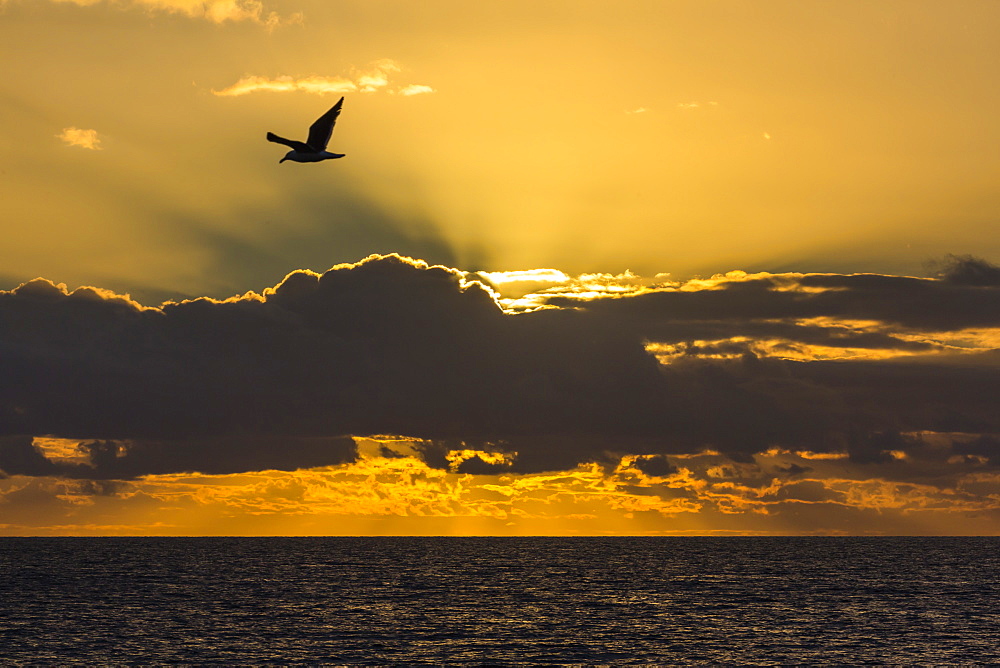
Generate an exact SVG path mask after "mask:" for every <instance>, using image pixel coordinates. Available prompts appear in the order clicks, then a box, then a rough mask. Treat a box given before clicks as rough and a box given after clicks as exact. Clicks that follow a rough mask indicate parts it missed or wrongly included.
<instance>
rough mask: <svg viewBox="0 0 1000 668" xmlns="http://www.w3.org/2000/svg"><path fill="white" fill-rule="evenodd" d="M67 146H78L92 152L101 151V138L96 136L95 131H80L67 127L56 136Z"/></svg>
mask: <svg viewBox="0 0 1000 668" xmlns="http://www.w3.org/2000/svg"><path fill="white" fill-rule="evenodd" d="M56 137H58V138H59V139H62V140H63V141H64V142H66V144H67V145H68V146H79V147H80V148H87V149H90V150H92V151H99V150H101V138H100V137H98V136H97V130H81V129H80V128H74V127H69V128H65V129H63V131H62V132H61V133H59V134H57V135H56Z"/></svg>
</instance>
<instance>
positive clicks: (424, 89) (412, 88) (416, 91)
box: [399, 84, 435, 97]
mask: <svg viewBox="0 0 1000 668" xmlns="http://www.w3.org/2000/svg"><path fill="white" fill-rule="evenodd" d="M433 92H435V91H434V89H433V88H431V87H430V86H424V85H422V84H410V85H409V86H404V87H403V88H401V89H399V94H400V95H405V96H407V97H409V96H411V95H426V94H427V93H433Z"/></svg>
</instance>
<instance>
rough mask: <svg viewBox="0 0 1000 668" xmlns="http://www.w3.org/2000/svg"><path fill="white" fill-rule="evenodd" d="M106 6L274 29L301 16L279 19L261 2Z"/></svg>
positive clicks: (132, 0)
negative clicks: (244, 23)
mask: <svg viewBox="0 0 1000 668" xmlns="http://www.w3.org/2000/svg"><path fill="white" fill-rule="evenodd" d="M54 1H55V2H71V3H73V4H76V5H81V6H84V7H89V6H92V5H97V4H102V3H103V2H104V0H54ZM107 4H109V5H112V6H114V5H116V4H117V5H122V6H125V7H129V6H133V7H142V8H146V9H148V10H149V11H164V12H172V13H178V14H184V15H186V16H190V17H192V18H200V19H205V20H208V21H211V22H213V23H225V22H227V21H250V22H252V23H259V24H261V25H263V26H266V27H268V28H274V27H276V26H278V25H281V24H282V23H298V22H301V20H302V15H301V14H293V15H290V16H288V17H282V16H280V15H279V14H278V13H277V12H274V11H268V10H267V9H266V7H265V4H264V3H263V2H261V0H124V1H123V2H109V3H107Z"/></svg>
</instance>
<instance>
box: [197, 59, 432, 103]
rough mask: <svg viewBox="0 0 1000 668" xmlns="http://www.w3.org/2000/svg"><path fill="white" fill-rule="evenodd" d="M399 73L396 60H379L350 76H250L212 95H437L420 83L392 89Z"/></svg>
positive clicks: (215, 91)
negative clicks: (393, 79)
mask: <svg viewBox="0 0 1000 668" xmlns="http://www.w3.org/2000/svg"><path fill="white" fill-rule="evenodd" d="M400 70H401V68H400V66H399V65H398V64H397V63H396V62H395V61H392V60H389V59H387V58H386V59H382V60H378V61H376V62H375V63H373V64H372V65H371V67H370V68H369V69H368V70H365V71H359V72H355V73H354V74H352V75H351V76H349V77H346V76H335V77H328V76H307V77H298V78H296V77H291V76H280V77H276V78H269V77H262V76H254V75H247V76H245V77H243V78H242V79H240V80H239V81H237V82H236V83H234V84H232V85H231V86H227V87H226V88H223V89H222V90H213V91H212V92H213V93H214V94H216V95H220V96H229V97H235V96H240V95H248V94H250V93H259V92H271V93H289V92H304V93H314V94H317V95H323V94H327V93H329V94H338V95H339V94H344V93H375V92H378V91H382V90H387V91H390V92H393V93H398V94H400V95H404V96H412V95H422V94H427V93H433V92H434V89H433V88H431V87H430V86H425V85H419V84H410V85H408V86H403V87H402V88H389V80H390V77H391V76H392V75H393V74H394V73H396V72H399V71H400Z"/></svg>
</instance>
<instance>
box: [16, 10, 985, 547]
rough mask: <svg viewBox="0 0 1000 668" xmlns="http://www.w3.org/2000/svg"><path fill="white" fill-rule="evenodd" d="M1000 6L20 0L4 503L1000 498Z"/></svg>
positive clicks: (395, 523) (416, 520) (711, 528)
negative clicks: (303, 159) (326, 155)
mask: <svg viewBox="0 0 1000 668" xmlns="http://www.w3.org/2000/svg"><path fill="white" fill-rule="evenodd" d="M998 34H1000V4H997V3H995V2H991V1H987V0H983V1H977V2H972V1H965V0H958V1H955V2H947V3H945V2H937V1H927V2H924V1H920V0H899V1H865V2H861V1H858V2H855V1H851V0H843V1H840V2H836V3H833V2H817V1H812V0H796V1H788V2H781V1H777V0H776V1H773V2H749V1H747V2H739V1H735V0H734V1H719V2H716V1H712V0H707V1H706V0H698V1H681V0H678V1H669V2H668V1H664V2H640V1H624V2H585V1H573V2H569V1H567V2H555V1H551V2H550V1H545V2H536V1H530V2H529V1H520V0H513V1H511V0H504V1H502V2H501V1H487V2H466V1H464V0H462V1H458V0H455V1H438V0H431V1H428V2H402V1H389V0H349V1H340V0H337V1H329V0H261V1H257V0H207V1H204V0H197V1H196V0H116V1H111V0H0V62H3V63H4V65H3V77H0V156H2V161H0V225H2V230H3V235H4V240H3V244H0V290H2V291H3V292H2V293H0V353H2V355H3V357H2V358H0V364H3V365H5V366H4V367H3V369H2V370H3V372H4V373H5V374H6V380H5V381H3V384H2V385H0V533H9V534H35V533H42V534H49V533H55V534H58V533H97V534H101V533H130V534H131V533H166V534H212V533H234V534H242V533H247V534H270V533H282V534H283V533H288V534H369V533H371V534H396V533H401V534H424V533H431V534H437V533H444V534H452V533H459V534H461V533H474V534H475V533H479V534H506V533H510V534H533V533H545V534H566V533H583V534H591V533H593V534H603V533H636V534H639V533H713V532H721V533H727V532H733V533H811V532H819V533H838V532H843V533H867V532H875V533H878V532H887V533H993V534H995V533H1000V515H998V512H1000V510H998V509H1000V474H998V467H1000V446H998V443H1000V440H998V436H997V434H998V433H1000V426H998V424H997V418H996V415H997V414H1000V410H996V409H997V405H996V396H997V395H996V394H995V392H996V391H997V389H998V382H1000V381H998V379H997V373H998V371H997V370H998V368H1000V365H998V362H997V357H996V350H997V348H998V346H1000V343H998V342H1000V316H998V313H1000V301H998V297H997V295H998V293H1000V269H997V266H996V265H997V263H998V262H1000V234H997V231H998V218H1000V196H998V191H997V185H996V184H997V183H1000V123H998V122H997V119H998V118H1000V87H998V86H997V85H996V82H997V77H998V75H1000V41H998V40H997V39H996V36H997V35H998ZM341 96H344V97H345V103H344V110H343V113H342V114H341V116H340V119H339V121H338V125H337V129H336V131H335V133H334V135H333V140H332V142H331V149H332V150H334V151H337V152H341V153H345V154H346V156H347V157H346V158H345V159H343V160H337V161H331V162H328V163H321V164H317V165H309V164H306V165H301V164H295V163H287V162H286V163H284V164H278V160H279V159H280V158H281V156H282V155H283V154H284V148H283V147H280V146H277V145H274V144H271V143H268V142H267V141H265V139H264V135H265V133H266V132H268V131H273V132H275V133H278V134H280V135H282V136H287V137H292V138H300V139H304V138H305V135H306V132H307V128H308V126H309V124H310V123H311V122H312V121H313V120H314V119H315V118H317V117H318V116H319V115H320V114H321V113H322V112H324V111H325V110H326V109H328V108H329V107H330V106H331V105H332V104H333V103H334V102H335V101H336V100H337V99H338V98H339V97H341ZM391 253H399V254H400V255H401V256H403V257H402V258H400V257H398V256H394V255H388V254H391ZM372 254H378V255H377V256H376V257H375V258H373V259H370V260H369V261H367V262H360V261H361V260H363V259H364V258H366V257H368V256H370V255H372ZM407 258H415V259H414V260H410V259H407ZM421 261H425V262H421ZM341 263H358V264H341ZM335 265H339V266H338V267H336V268H335V269H334V270H330V271H329V272H327V270H329V269H330V267H334V266H335ZM433 265H440V266H439V267H436V268H435V267H433ZM290 272H293V273H291V274H290ZM317 272H318V273H317ZM323 272H327V273H325V274H323ZM321 274H322V276H323V277H322V278H320V275H321ZM36 277H44V280H38V281H33V282H32V279H35V278H36ZM19 286H21V287H19ZM78 286H96V287H94V288H86V289H78ZM233 295H238V296H239V297H233ZM199 298H204V299H199ZM227 298H231V299H229V301H224V300H226V299H227ZM168 300H171V301H170V302H169V303H166V304H164V303H163V302H165V301H168ZM185 300H188V301H185ZM376 311H377V312H378V313H377V314H376V313H375V312H376ZM265 351H266V353H267V354H264V353H265ZM4 360H5V361H4ZM330 379H332V380H330ZM265 386H273V387H280V388H283V389H285V390H287V392H286V393H285V394H284V395H278V394H277V393H275V392H271V391H270V390H269V389H266V388H265ZM150 406H154V407H159V408H162V410H159V409H158V408H150ZM270 417H274V421H270ZM807 418H808V419H807ZM255 439H264V440H263V441H260V442H258V441H257V440H255ZM317 439H318V440H317ZM324 439H325V440H324ZM331 439H332V440H331ZM373 439H374V440H373ZM248 444H249V445H248ZM197 448H202V449H204V450H205V451H206V452H210V453H215V455H217V456H215V455H213V456H211V457H208V458H207V459H198V458H197V457H195V456H194V455H193V454H191V453H192V452H194V451H195V450H196V449H197ZM324 448H325V449H324ZM275 450H279V451H287V452H289V453H294V456H290V458H282V457H276V456H273V451H275ZM248 451H249V452H251V455H247V452H248ZM179 453H183V454H179ZM269 453H272V454H269ZM324 453H325V454H324ZM331 453H332V454H331ZM462 453H466V454H467V455H468V456H466V455H463V454H462ZM469 453H479V454H478V455H472V454H469Z"/></svg>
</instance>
